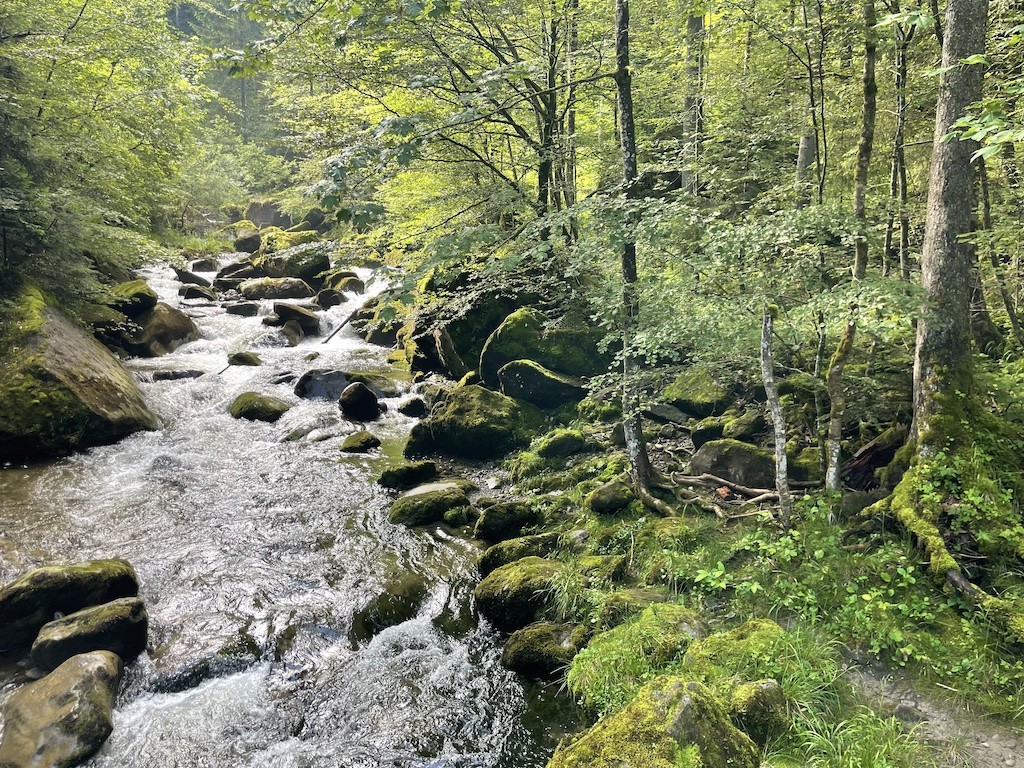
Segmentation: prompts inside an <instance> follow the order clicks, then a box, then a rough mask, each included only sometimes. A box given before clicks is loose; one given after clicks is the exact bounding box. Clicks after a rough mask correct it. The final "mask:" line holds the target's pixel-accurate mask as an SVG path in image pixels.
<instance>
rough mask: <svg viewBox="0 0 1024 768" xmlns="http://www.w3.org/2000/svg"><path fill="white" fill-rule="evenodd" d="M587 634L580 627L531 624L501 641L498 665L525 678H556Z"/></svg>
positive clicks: (584, 629) (580, 646)
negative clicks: (502, 645)
mask: <svg viewBox="0 0 1024 768" xmlns="http://www.w3.org/2000/svg"><path fill="white" fill-rule="evenodd" d="M587 634H588V632H587V628H586V627H585V626H584V625H582V624H555V623H552V622H549V621H541V622H537V623H536V624H531V625H530V626H528V627H523V628H522V629H519V630H516V631H515V632H513V633H512V636H511V637H509V639H508V640H507V641H506V642H505V647H504V648H503V649H502V651H501V664H502V666H503V667H505V668H506V669H511V670H512V671H513V672H518V673H519V674H521V675H525V676H527V677H535V678H540V679H550V678H554V677H557V676H558V675H559V674H561V672H562V671H563V670H564V669H565V668H566V667H568V666H569V663H570V662H571V661H572V659H573V657H574V656H575V655H576V654H577V653H579V652H580V649H581V648H582V647H583V646H584V645H585V644H586V642H587Z"/></svg>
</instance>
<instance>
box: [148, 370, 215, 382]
mask: <svg viewBox="0 0 1024 768" xmlns="http://www.w3.org/2000/svg"><path fill="white" fill-rule="evenodd" d="M205 374H206V371H194V370H184V371H154V373H153V381H182V380H183V379H198V378H199V377H200V376H204V375H205Z"/></svg>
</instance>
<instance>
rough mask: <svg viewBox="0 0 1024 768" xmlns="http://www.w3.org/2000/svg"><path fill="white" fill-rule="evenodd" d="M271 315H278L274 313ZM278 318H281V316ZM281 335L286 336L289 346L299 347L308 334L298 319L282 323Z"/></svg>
mask: <svg viewBox="0 0 1024 768" xmlns="http://www.w3.org/2000/svg"><path fill="white" fill-rule="evenodd" d="M271 317H277V316H276V315H272V316H271ZM278 319H279V320H280V318H278ZM281 335H282V336H284V338H285V341H286V342H288V346H289V347H297V346H298V345H299V342H300V341H302V339H303V337H305V335H306V334H305V333H304V332H303V330H302V326H301V325H300V324H299V321H298V320H288V321H287V322H285V323H282V324H281Z"/></svg>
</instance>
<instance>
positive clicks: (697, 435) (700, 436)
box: [690, 416, 725, 450]
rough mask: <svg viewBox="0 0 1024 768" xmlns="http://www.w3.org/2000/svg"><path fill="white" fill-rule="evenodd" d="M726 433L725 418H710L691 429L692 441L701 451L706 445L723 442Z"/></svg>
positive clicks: (702, 420)
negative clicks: (712, 442) (717, 441)
mask: <svg viewBox="0 0 1024 768" xmlns="http://www.w3.org/2000/svg"><path fill="white" fill-rule="evenodd" d="M724 433H725V417H724V416H708V417H707V418H704V419H701V420H700V421H698V422H697V423H696V424H694V425H693V427H692V428H691V429H690V439H691V440H693V447H694V448H696V449H698V450H699V449H700V447H701V446H702V445H704V444H705V443H710V442H711V441H712V440H721V439H722V435H723V434H724Z"/></svg>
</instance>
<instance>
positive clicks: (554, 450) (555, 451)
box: [531, 429, 594, 459]
mask: <svg viewBox="0 0 1024 768" xmlns="http://www.w3.org/2000/svg"><path fill="white" fill-rule="evenodd" d="M593 448H594V446H593V445H592V444H591V443H590V442H589V441H588V440H587V437H586V435H584V434H583V433H582V432H581V431H580V430H578V429H555V430H552V431H551V432H548V433H547V434H546V435H544V436H543V437H542V438H540V439H539V440H537V442H536V443H535V444H534V445H533V446H531V450H532V451H533V452H534V453H536V454H537V455H538V456H540V457H541V458H542V459H565V458H568V457H569V456H575V455H576V454H578V453H583V452H584V451H588V450H592V449H593Z"/></svg>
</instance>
